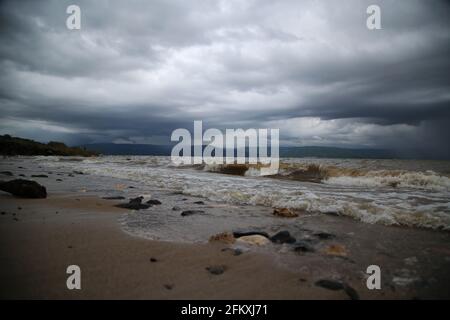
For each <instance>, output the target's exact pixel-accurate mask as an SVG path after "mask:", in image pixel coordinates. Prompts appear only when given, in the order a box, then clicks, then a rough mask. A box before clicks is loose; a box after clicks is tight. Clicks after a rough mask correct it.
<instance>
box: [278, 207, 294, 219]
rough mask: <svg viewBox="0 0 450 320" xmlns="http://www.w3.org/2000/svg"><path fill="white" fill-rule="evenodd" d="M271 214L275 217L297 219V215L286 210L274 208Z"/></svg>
mask: <svg viewBox="0 0 450 320" xmlns="http://www.w3.org/2000/svg"><path fill="white" fill-rule="evenodd" d="M273 214H274V215H275V216H277V217H283V218H295V217H298V214H296V213H295V212H293V211H292V210H291V209H288V208H276V209H274V210H273Z"/></svg>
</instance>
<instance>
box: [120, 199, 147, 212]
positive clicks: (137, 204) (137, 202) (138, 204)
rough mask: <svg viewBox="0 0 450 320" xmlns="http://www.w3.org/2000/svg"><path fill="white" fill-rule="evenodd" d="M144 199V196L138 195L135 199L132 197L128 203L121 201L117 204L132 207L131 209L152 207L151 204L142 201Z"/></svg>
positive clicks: (125, 207) (122, 206)
mask: <svg viewBox="0 0 450 320" xmlns="http://www.w3.org/2000/svg"><path fill="white" fill-rule="evenodd" d="M143 199H144V197H137V198H134V199H130V201H129V202H128V203H120V204H117V205H116V207H118V208H124V209H130V210H140V209H148V208H150V207H151V205H150V204H144V203H142V200H143Z"/></svg>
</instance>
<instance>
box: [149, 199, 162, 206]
mask: <svg viewBox="0 0 450 320" xmlns="http://www.w3.org/2000/svg"><path fill="white" fill-rule="evenodd" d="M146 203H148V204H154V205H159V204H161V203H162V202H161V201H159V200H156V199H150V200H148V201H147V202H146Z"/></svg>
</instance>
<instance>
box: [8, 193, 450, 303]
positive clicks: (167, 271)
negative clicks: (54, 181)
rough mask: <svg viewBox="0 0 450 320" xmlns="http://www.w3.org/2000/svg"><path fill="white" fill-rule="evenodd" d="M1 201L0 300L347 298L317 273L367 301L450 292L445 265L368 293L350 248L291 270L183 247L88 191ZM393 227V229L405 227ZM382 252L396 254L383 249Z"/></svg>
mask: <svg viewBox="0 0 450 320" xmlns="http://www.w3.org/2000/svg"><path fill="white" fill-rule="evenodd" d="M0 197H1V201H2V203H3V205H2V210H4V212H6V214H4V215H2V217H1V220H0V232H1V234H2V241H1V250H0V254H1V258H0V260H1V261H2V268H1V272H0V281H1V282H2V289H1V293H0V296H1V298H2V299H349V296H348V295H347V294H346V293H345V292H344V291H333V290H328V289H325V288H321V287H318V286H316V285H315V282H316V281H317V280H318V279H322V278H323V279H326V278H328V279H337V278H338V274H339V273H341V278H342V279H345V281H346V283H347V284H348V285H350V286H351V287H352V288H353V289H354V290H356V292H358V295H359V297H360V298H361V299H411V298H428V297H431V298H447V297H448V295H446V293H448V292H446V290H447V285H446V283H442V281H448V278H445V275H444V273H445V272H444V271H445V270H441V274H437V273H436V274H435V276H438V277H443V278H441V279H440V281H439V283H436V281H435V282H434V283H432V286H430V284H428V285H427V286H423V285H422V286H421V288H420V290H417V288H415V289H411V288H410V287H392V286H389V285H387V282H388V281H386V280H385V279H383V280H382V290H368V289H367V288H364V285H365V281H364V277H363V276H362V275H361V274H362V272H361V274H358V273H355V272H352V273H347V274H346V273H343V272H345V271H344V270H347V271H348V272H350V270H351V269H352V268H353V265H354V264H359V263H356V262H354V261H353V262H352V261H350V262H349V260H350V258H351V259H354V256H355V253H356V252H354V251H353V252H352V254H351V255H349V258H348V259H347V258H343V257H341V258H332V259H329V258H327V257H326V256H323V255H317V256H314V255H311V257H307V256H303V257H294V258H297V260H300V261H297V264H295V263H294V264H292V265H291V266H290V267H287V266H286V265H283V263H280V261H277V259H274V256H273V254H261V253H257V252H252V251H247V252H244V253H243V254H241V255H238V256H235V255H234V254H233V251H232V250H227V249H225V248H228V247H229V246H227V245H226V244H222V243H205V244H183V243H175V242H164V241H153V240H147V239H143V238H139V237H135V236H132V235H129V234H127V233H126V232H124V231H123V230H121V228H120V225H119V224H118V223H117V219H118V218H119V216H120V215H121V214H123V212H124V210H122V209H119V208H115V207H114V206H113V205H112V204H113V203H114V202H112V201H111V200H104V199H100V198H98V197H93V196H83V195H65V196H62V195H56V196H50V197H49V198H48V199H43V200H32V199H17V198H13V197H11V196H8V195H5V194H2V195H1V196H0ZM19 206H20V207H21V209H20V210H18V207H19ZM56 212H58V213H56ZM14 213H15V215H14V216H13V214H14ZM13 218H17V219H18V221H16V220H14V219H13ZM346 220H348V221H346V222H349V223H351V224H358V222H355V221H352V220H351V219H346ZM314 223H316V222H314ZM360 225H363V224H360ZM368 227H370V225H369V226H368ZM384 228H388V227H384ZM395 229H397V230H395V231H394V230H393V232H394V233H398V232H402V228H395ZM403 231H405V230H403ZM406 231H408V230H406ZM410 231H411V232H412V233H415V234H418V233H419V234H420V232H424V233H426V234H429V233H430V232H429V231H418V230H410ZM417 232H418V233H417ZM439 234H440V235H441V236H447V235H446V233H442V234H441V233H439ZM428 238H429V239H428V240H430V239H432V238H433V236H431V237H430V235H428ZM368 240H369V239H368ZM425 244H426V243H425ZM360 245H362V246H367V244H366V243H362V242H361V243H360ZM224 249H225V250H224ZM363 249H365V250H367V249H370V247H369V248H367V247H366V248H363ZM436 250H437V251H438V252H439V248H436ZM447 250H448V246H446V247H445V248H444V247H442V248H441V254H445V255H446V256H448V255H450V250H448V251H447ZM363 251H364V250H363ZM382 255H385V256H384V259H385V260H396V259H395V257H392V256H391V255H390V254H388V253H387V252H386V253H381V255H380V257H381V256H382ZM281 256H282V255H281ZM292 258H293V257H288V260H289V259H292ZM151 259H156V260H157V261H156V262H152V261H151ZM301 260H303V261H301ZM447 261H448V260H447ZM305 262H307V263H305ZM390 263H392V261H391V262H390ZM447 263H448V264H447V266H448V265H449V264H450V262H447ZM71 264H77V265H79V266H80V268H81V270H82V289H81V290H73V291H70V290H68V289H67V288H66V287H65V281H66V278H67V275H66V274H65V269H66V267H67V266H68V265H71ZM221 265H224V266H226V271H225V272H224V273H223V274H220V275H213V274H210V273H209V272H208V271H207V270H206V268H207V267H210V266H221ZM348 265H351V266H350V267H349V266H348ZM307 269H309V270H307ZM340 269H341V270H340ZM410 269H413V268H411V266H410ZM361 271H362V270H361ZM320 274H321V275H322V276H320ZM268 275H270V276H268ZM421 276H422V275H421ZM447 283H448V282H447ZM430 290H431V292H433V291H434V293H431V292H430ZM421 292H422V294H426V295H425V296H421Z"/></svg>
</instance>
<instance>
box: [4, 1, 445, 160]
mask: <svg viewBox="0 0 450 320" xmlns="http://www.w3.org/2000/svg"><path fill="white" fill-rule="evenodd" d="M372 2H373V1H346V2H345V3H343V2H336V1H330V0H325V1H312V0H305V1H294V0H292V1H287V0H286V1H277V2H274V1H269V0H263V1H256V0H249V1H200V0H193V1H181V0H171V1H165V0H158V1H156V0H152V1H137V0H134V1H126V2H124V1H107V0H102V1H95V2H94V1H76V4H78V5H80V7H81V10H82V29H81V30H80V31H70V30H67V29H66V27H65V19H66V17H67V15H66V13H65V9H66V7H67V6H68V5H69V4H73V1H56V0H46V1H39V2H37V1H20V2H19V1H3V2H1V3H0V109H1V111H2V112H1V115H0V123H1V124H2V125H1V130H0V131H1V133H7V131H8V132H11V131H14V133H16V134H17V135H20V134H24V135H27V136H29V137H33V135H34V138H36V139H41V140H48V139H49V138H52V139H57V138H60V139H65V140H66V141H70V142H71V143H77V142H78V143H79V142H95V141H131V142H133V141H134V142H138V141H152V138H151V137H155V138H154V139H155V141H156V140H158V141H161V139H162V140H164V139H163V138H161V137H164V136H167V137H169V136H170V133H171V131H172V130H173V129H176V128H179V127H187V128H191V127H192V121H193V120H203V121H204V123H205V126H209V127H218V128H226V127H262V126H265V125H280V126H281V125H282V126H281V135H282V139H283V141H284V142H285V143H286V144H291V145H292V144H294V145H295V144H300V145H304V144H305V143H306V144H308V143H310V144H318V145H336V146H375V147H392V148H397V147H402V146H403V145H404V144H405V139H407V140H408V143H409V144H410V145H417V146H418V148H419V146H424V145H425V146H427V148H426V152H432V153H435V154H436V155H439V156H442V154H443V153H444V154H445V153H446V152H443V150H446V149H448V147H447V141H446V134H448V133H449V132H448V131H449V130H448V127H449V124H450V108H449V100H450V93H449V90H448V88H449V87H450V77H449V76H448V75H447V73H448V70H449V69H450V68H449V67H450V58H449V57H450V55H449V53H450V41H449V40H450V39H449V38H450V33H449V32H448V31H449V27H450V21H449V20H448V16H449V13H450V5H449V3H448V2H446V1H435V2H434V3H433V5H432V6H431V5H428V4H427V3H425V2H424V1H408V2H406V1H402V2H399V1H394V0H383V1H381V0H379V1H377V3H378V4H379V5H380V7H381V9H382V26H383V29H382V30H377V31H369V30H368V29H367V28H366V27H365V19H366V17H367V15H366V12H365V9H366V8H367V6H368V5H369V4H372ZM302 119H303V120H302ZM317 119H319V120H317ZM317 121H318V122H317ZM299 125H304V126H306V129H308V130H309V132H307V131H305V130H303V131H298V130H294V129H295V128H296V127H298V126H299ZM27 126H28V127H29V128H32V129H27ZM33 132H34V133H33ZM146 137H148V138H146ZM427 141H432V143H427ZM447 155H448V156H450V151H447Z"/></svg>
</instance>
